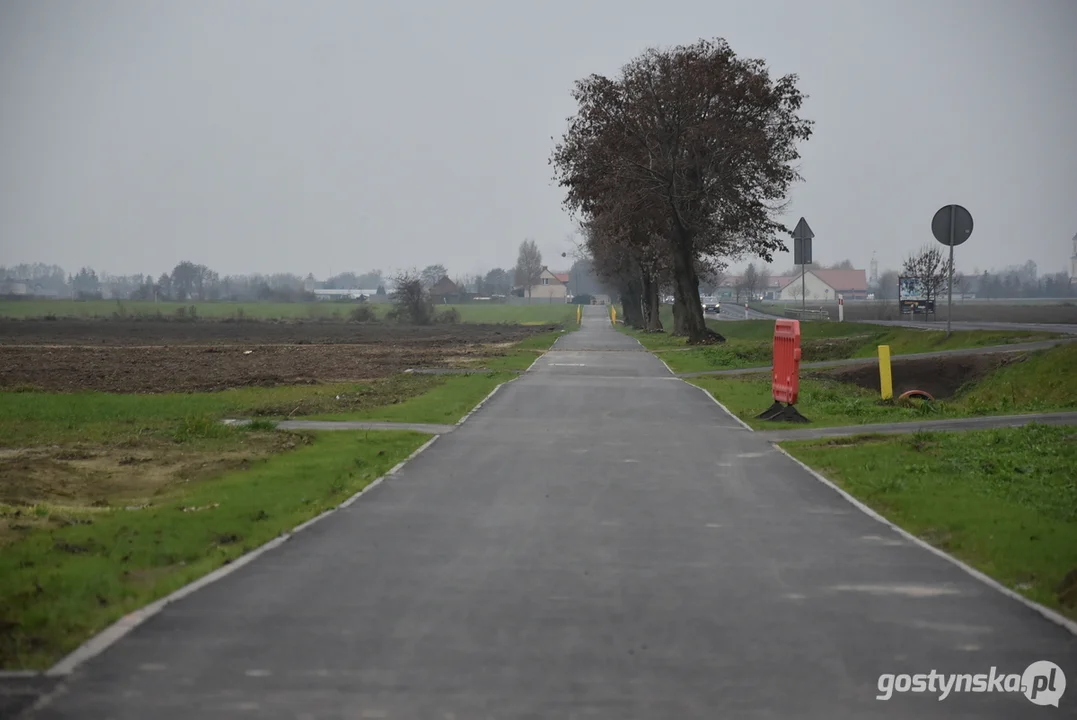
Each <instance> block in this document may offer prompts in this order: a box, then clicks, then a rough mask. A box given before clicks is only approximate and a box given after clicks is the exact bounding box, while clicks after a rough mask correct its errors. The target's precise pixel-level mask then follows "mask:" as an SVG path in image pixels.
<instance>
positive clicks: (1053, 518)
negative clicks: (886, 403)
mask: <svg viewBox="0 0 1077 720" xmlns="http://www.w3.org/2000/svg"><path fill="white" fill-rule="evenodd" d="M783 447H785V449H786V450H788V451H789V452H790V454H792V455H794V456H795V457H797V458H798V459H800V460H801V461H802V462H804V463H805V464H807V465H809V466H811V467H813V468H815V469H816V470H818V471H819V472H821V473H823V474H824V475H826V476H827V477H828V478H830V479H831V480H833V481H834V482H836V483H837V484H838V485H839V486H841V487H842V488H843V489H844V490H846V491H847V492H849V493H850V494H852V495H854V496H855V497H857V498H859V499H860V500H861V501H863V502H864V503H865V504H867V505H868V506H870V507H871V508H873V509H874V510H876V511H877V512H879V513H880V514H882V515H884V516H886V517H887V518H889V519H890V520H891V521H893V522H894V523H896V524H897V525H899V526H901V527H902V528H904V529H905V530H907V531H909V532H911V533H912V534H914V535H916V536H918V537H920V538H922V539H924V540H925V541H927V542H929V543H931V544H932V545H934V546H936V547H938V548H940V549H942V550H944V551H946V552H947V553H950V554H951V555H953V556H955V557H957V558H960V559H961V560H963V561H965V562H967V563H969V564H970V565H972V566H973V567H976V568H977V569H979V570H981V571H982V572H984V573H986V574H987V575H989V576H991V577H993V578H995V579H996V580H998V581H999V582H1000V583H1002V584H1003V585H1006V586H1007V587H1010V588H1012V589H1013V590H1015V591H1017V592H1019V593H1021V594H1023V595H1025V596H1026V597H1028V598H1029V599H1031V600H1034V601H1036V602H1038V603H1041V604H1043V605H1046V606H1048V607H1051V608H1054V609H1056V610H1058V611H1060V612H1062V613H1063V614H1065V615H1067V616H1069V617H1071V618H1074V619H1077V474H1075V473H1074V472H1073V469H1074V468H1077V430H1075V429H1074V428H1066V427H1045V426H1037V425H1030V426H1026V427H1022V428H1006V429H999V430H978V431H969V432H962V433H916V434H914V435H905V436H891V437H872V438H836V439H832V440H826V441H810V442H792V443H785V444H783Z"/></svg>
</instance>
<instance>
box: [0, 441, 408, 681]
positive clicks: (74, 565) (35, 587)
mask: <svg viewBox="0 0 1077 720" xmlns="http://www.w3.org/2000/svg"><path fill="white" fill-rule="evenodd" d="M230 432H237V431H230ZM303 437H304V441H303V444H302V446H301V447H299V448H298V449H295V450H293V451H291V452H288V453H285V454H282V455H277V456H275V457H272V458H269V459H264V460H260V461H257V462H256V463H254V464H252V465H251V466H250V467H249V468H248V469H246V470H242V471H234V472H229V473H225V474H224V475H221V476H219V477H216V478H214V479H211V480H205V481H203V482H197V483H181V484H178V485H176V486H174V487H171V488H169V489H168V491H167V492H165V493H163V494H161V495H158V496H157V497H156V498H155V499H153V500H152V501H151V502H150V504H148V505H146V506H144V507H136V509H124V508H123V507H122V506H121V507H113V506H97V507H87V506H70V505H50V504H36V505H33V506H12V505H3V506H0V512H2V513H3V514H4V516H5V520H7V521H8V524H9V527H15V528H16V529H15V530H14V531H13V532H14V533H16V534H17V535H18V537H9V538H8V542H7V543H6V544H5V545H4V546H3V552H2V553H0V667H3V668H4V669H8V670H14V669H41V668H45V667H47V666H48V665H50V664H51V663H53V662H55V661H56V660H57V659H59V658H60V657H61V656H63V655H64V654H66V653H67V652H70V651H71V650H73V649H74V648H75V647H77V646H78V645H79V644H80V643H82V642H83V641H84V640H86V639H87V638H88V637H89V636H91V635H93V634H94V633H95V632H98V631H100V630H102V629H103V628H104V627H106V626H107V625H108V624H110V623H111V622H113V621H115V620H117V619H118V618H120V617H121V616H123V615H124V614H126V613H128V612H131V611H132V610H134V609H136V608H138V607H141V606H143V605H145V604H147V603H149V602H152V601H153V600H154V599H156V598H159V597H162V596H164V595H166V594H168V593H170V592H172V591H173V590H176V589H177V588H179V587H181V586H182V585H184V584H186V583H188V582H191V581H192V580H194V579H196V578H198V577H200V576H202V575H204V574H206V573H208V572H210V571H212V570H213V569H215V568H217V567H220V566H221V565H223V564H225V563H227V562H229V561H230V560H232V559H234V558H236V557H238V556H239V555H241V554H243V553H244V552H247V551H249V550H251V549H253V548H255V547H257V546H258V545H261V544H263V543H265V542H267V541H269V540H270V539H272V538H273V537H275V536H277V535H278V534H280V533H281V532H282V531H285V530H288V529H290V528H292V527H294V526H296V525H298V524H300V523H302V522H304V521H305V520H307V519H309V518H311V517H314V516H315V515H317V514H318V513H320V512H322V511H324V510H326V509H328V508H331V507H333V506H335V505H337V504H338V503H340V502H341V501H342V500H344V499H345V498H347V497H348V496H349V495H352V494H354V493H355V492H358V491H359V490H361V489H362V488H364V487H365V486H366V485H368V484H369V483H370V482H371V481H372V480H374V479H375V478H377V477H378V476H380V475H382V474H384V473H385V472H386V471H387V470H389V469H390V468H391V467H393V465H395V464H396V463H398V462H400V461H401V460H403V459H404V458H406V457H407V456H408V455H409V454H410V453H411V452H413V451H414V450H415V449H416V448H418V447H419V446H420V445H421V444H422V443H423V442H425V441H426V440H427V438H428V436H426V435H422V434H419V433H410V432H395V431H394V432H366V433H351V432H334V433H323V434H319V435H316V436H303ZM106 500H107V498H106Z"/></svg>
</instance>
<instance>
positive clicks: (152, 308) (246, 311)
mask: <svg viewBox="0 0 1077 720" xmlns="http://www.w3.org/2000/svg"><path fill="white" fill-rule="evenodd" d="M369 306H370V307H372V308H374V310H375V312H376V313H377V314H378V316H379V317H384V315H385V313H386V312H387V311H388V310H389V308H390V307H391V305H389V304H388V303H370V305H369ZM192 307H193V308H194V309H195V315H196V316H197V317H199V318H205V319H216V320H223V319H238V318H248V319H260V320H340V321H343V320H346V319H347V318H348V313H349V312H351V310H352V309H353V308H355V307H356V303H355V302H354V301H353V302H341V301H317V302H297V303H282V302H248V303H236V302H185V303H181V302H159V303H154V302H152V301H139V300H87V301H77V300H0V317H7V318H44V317H57V318H114V317H125V316H126V317H156V316H157V315H158V314H160V315H162V316H164V317H170V318H171V317H176V316H177V315H178V314H179V313H182V314H183V315H184V316H188V317H189V316H190V308H192ZM449 308H454V309H455V310H456V311H457V312H458V313H459V314H460V320H461V322H466V323H507V324H515V325H544V324H548V323H554V324H564V325H565V326H570V325H575V324H576V306H575V305H568V304H565V303H552V304H550V303H544V304H539V303H537V302H536V304H534V305H506V304H501V303H498V304H490V305H483V304H479V303H463V304H460V305H438V306H437V310H438V311H439V312H440V311H442V310H447V309H449Z"/></svg>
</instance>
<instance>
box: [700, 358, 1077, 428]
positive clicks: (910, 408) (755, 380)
mask: <svg viewBox="0 0 1077 720" xmlns="http://www.w3.org/2000/svg"><path fill="white" fill-rule="evenodd" d="M690 382H692V383H693V384H694V385H698V386H699V387H702V388H704V389H705V390H707V391H708V392H710V393H711V394H712V395H713V396H714V397H715V398H717V400H718V401H719V402H721V403H722V404H723V405H725V406H726V407H727V408H729V410H730V411H731V412H733V413H734V414H735V415H737V417H739V418H741V419H742V420H744V421H745V422H747V423H748V424H749V425H751V426H752V427H754V428H756V429H768V430H773V429H776V428H777V427H778V425H777V424H776V423H769V422H766V421H763V420H756V419H755V416H756V415H758V414H759V413H761V412H762V411H763V410H765V409H767V407H768V406H769V405H770V404H771V403H772V402H773V398H772V395H771V380H770V376H769V375H750V376H734V377H720V376H719V377H714V376H711V377H697V378H692V379H691V380H690ZM797 408H798V409H799V410H800V412H801V413H803V414H804V415H805V416H806V417H807V418H809V419H810V420H811V423H809V424H807V425H805V426H803V427H833V426H842V425H861V424H868V423H885V422H903V421H916V420H934V419H943V418H956V417H970V416H975V415H1004V414H1010V413H1014V414H1018V413H1030V412H1049V411H1056V410H1073V409H1075V408H1077V344H1066V345H1060V346H1057V347H1054V348H1051V349H1049V350H1042V351H1038V352H1034V353H1029V356H1028V358H1027V359H1025V360H1024V361H1023V362H1017V363H1013V364H1010V365H1006V366H1003V367H1001V368H999V369H997V370H995V371H994V372H992V373H991V374H990V375H988V376H987V377H986V378H983V379H982V380H981V381H980V382H978V383H975V384H972V385H971V386H970V387H968V388H963V389H962V390H961V391H959V392H958V394H957V395H956V396H955V397H953V398H951V399H948V400H940V401H936V402H933V403H921V402H916V401H914V402H913V403H910V404H908V405H901V404H897V403H893V402H888V403H884V402H882V401H881V400H880V398H879V395H878V394H877V393H876V392H874V391H871V390H866V389H864V388H860V387H857V386H855V385H851V384H846V383H841V382H837V381H834V380H827V379H814V378H801V380H800V397H799V398H798V399H797Z"/></svg>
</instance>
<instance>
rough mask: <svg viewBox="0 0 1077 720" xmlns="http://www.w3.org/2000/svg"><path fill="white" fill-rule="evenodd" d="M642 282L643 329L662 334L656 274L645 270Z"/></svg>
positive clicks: (641, 278)
mask: <svg viewBox="0 0 1077 720" xmlns="http://www.w3.org/2000/svg"><path fill="white" fill-rule="evenodd" d="M640 280H641V282H642V285H643V328H644V329H645V330H646V331H647V332H661V331H662V318H661V317H659V298H658V283H657V282H656V281H655V279H654V274H653V273H652V272H650V271H649V270H646V269H645V270H644V271H643V273H642V274H641V277H640Z"/></svg>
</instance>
